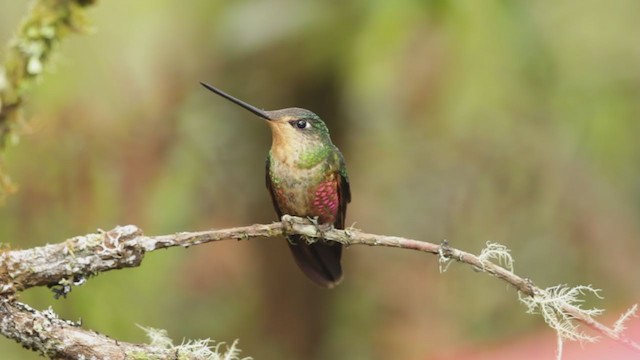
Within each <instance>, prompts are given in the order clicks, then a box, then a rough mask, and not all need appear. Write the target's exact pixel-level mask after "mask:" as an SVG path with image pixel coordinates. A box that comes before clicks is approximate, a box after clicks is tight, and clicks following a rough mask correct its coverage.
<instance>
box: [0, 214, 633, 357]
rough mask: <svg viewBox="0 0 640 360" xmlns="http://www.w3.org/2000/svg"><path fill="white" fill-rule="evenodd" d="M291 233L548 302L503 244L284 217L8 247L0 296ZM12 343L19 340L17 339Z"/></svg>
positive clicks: (128, 230) (573, 309) (63, 289)
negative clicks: (435, 267) (504, 286)
mask: <svg viewBox="0 0 640 360" xmlns="http://www.w3.org/2000/svg"><path fill="white" fill-rule="evenodd" d="M291 234H299V235H304V236H305V237H306V238H307V239H308V241H311V242H312V241H317V238H318V237H320V236H323V237H324V238H325V239H326V240H332V241H337V242H340V243H342V244H344V245H347V246H349V245H369V246H386V247H395V248H402V249H409V250H417V251H422V252H427V253H431V254H435V255H438V256H439V257H440V258H441V259H443V258H444V259H446V260H456V261H458V262H461V263H465V264H468V265H471V266H472V267H473V268H474V269H477V270H480V271H484V272H486V273H489V274H491V275H493V276H495V277H497V278H500V279H502V280H504V281H506V282H507V283H509V284H511V285H512V286H514V287H515V288H516V289H517V290H518V292H519V293H520V295H521V297H522V298H523V299H528V300H527V301H529V303H528V305H530V306H535V304H537V302H539V301H541V300H547V297H548V291H547V290H548V289H547V290H544V289H541V288H539V287H537V286H535V285H534V284H533V283H532V282H531V281H530V280H528V279H525V278H522V277H520V276H518V275H515V274H514V273H513V272H512V271H511V269H512V265H511V260H510V259H511V257H510V256H507V255H508V254H507V255H505V252H506V251H507V250H506V249H505V248H503V247H502V248H501V247H500V246H499V245H496V244H488V247H487V249H485V251H483V253H482V254H481V255H479V256H477V255H474V254H471V253H468V252H465V251H462V250H458V249H455V248H452V247H450V246H449V245H448V244H446V243H445V244H440V245H438V244H433V243H429V242H424V241H418V240H413V239H407V238H402V237H396V236H384V235H375V234H368V233H364V232H361V231H358V230H355V229H347V230H336V229H331V230H325V231H322V233H320V232H319V230H318V229H317V227H316V226H314V225H313V224H311V223H310V222H309V221H308V220H307V219H302V218H297V217H292V216H288V215H285V216H284V217H283V218H282V222H278V223H273V224H267V225H261V224H256V225H251V226H244V227H237V228H230V229H223V230H209V231H200V232H183V233H176V234H171V235H161V236H145V235H143V234H142V232H141V231H140V229H138V228H137V227H135V226H133V225H127V226H119V227H116V228H115V229H113V230H111V231H107V232H105V231H100V232H98V233H95V234H89V235H85V236H79V237H74V238H71V239H69V240H67V241H65V242H63V243H59V244H53V245H46V246H43V247H37V248H32V249H27V250H13V251H7V252H4V253H2V254H0V296H5V297H6V296H10V295H11V294H13V293H15V292H17V291H21V290H24V289H27V288H30V287H34V286H50V287H54V288H55V291H56V292H57V293H58V294H59V295H62V296H64V295H66V294H67V293H68V292H69V291H70V290H71V287H72V286H73V285H74V284H77V283H82V282H83V281H84V280H85V279H87V278H89V277H91V276H94V275H97V274H98V273H101V272H105V271H109V270H115V269H122V268H126V267H135V266H139V265H140V264H141V262H142V260H143V258H144V254H145V253H147V252H151V251H154V250H158V249H163V248H169V247H175V246H181V247H190V246H194V245H199V244H203V243H207V242H212V241H220V240H247V239H252V238H263V237H275V236H282V235H291ZM492 258H493V259H497V260H500V259H502V260H503V261H504V262H505V267H506V268H505V267H503V266H500V265H497V264H495V263H493V262H491V261H490V260H491V259H492ZM531 304H532V305H531ZM555 306H556V307H554V308H551V309H552V310H553V311H560V312H561V314H563V316H564V317H566V321H572V320H574V319H575V320H577V321H579V322H580V323H582V324H584V325H586V326H588V327H589V328H591V329H593V330H595V331H596V332H598V333H600V334H602V335H604V336H606V337H609V338H611V339H613V340H615V341H618V342H620V343H622V344H625V345H627V346H629V347H630V348H632V349H635V350H637V351H639V352H640V344H638V343H637V342H636V341H633V340H631V339H628V338H627V337H625V336H624V335H623V334H622V332H621V331H616V330H615V329H613V328H610V327H608V326H606V325H604V324H602V323H600V322H598V321H596V320H595V319H594V318H593V317H592V316H590V315H589V312H588V311H585V310H584V309H581V308H579V307H578V306H575V305H574V304H573V303H572V302H571V301H566V302H558V304H557V305H555ZM626 317H628V316H626ZM626 317H625V318H626ZM545 320H547V319H545ZM616 327H622V325H620V326H618V325H616ZM0 330H1V332H2V333H3V334H4V335H5V336H9V337H11V336H10V334H7V333H6V332H5V330H4V329H0ZM12 338H14V339H15V337H12ZM578 339H579V338H578ZM17 341H19V342H21V343H23V344H24V342H22V341H21V340H17Z"/></svg>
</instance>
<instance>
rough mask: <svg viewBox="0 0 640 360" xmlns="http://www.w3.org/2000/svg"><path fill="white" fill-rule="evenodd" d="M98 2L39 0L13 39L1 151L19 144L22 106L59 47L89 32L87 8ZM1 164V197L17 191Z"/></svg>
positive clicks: (1, 87)
mask: <svg viewBox="0 0 640 360" xmlns="http://www.w3.org/2000/svg"><path fill="white" fill-rule="evenodd" d="M95 1H96V0H38V1H35V2H34V3H33V5H32V6H31V9H30V11H29V14H28V15H27V16H26V18H25V19H24V20H23V21H22V24H21V25H20V28H19V29H18V31H17V33H16V35H15V36H14V37H13V39H11V40H10V42H9V45H8V48H7V49H6V52H5V54H4V61H3V63H2V65H0V150H2V149H4V148H5V146H6V145H7V143H8V142H16V141H17V139H18V137H17V134H16V132H15V129H16V127H18V126H19V125H20V124H22V122H23V119H22V111H21V109H22V104H23V101H24V96H25V94H26V93H27V90H28V89H29V88H30V86H31V85H32V84H33V83H34V82H35V80H37V79H38V78H39V77H40V76H41V75H42V74H43V73H44V71H45V70H46V69H47V66H48V64H49V62H50V59H51V57H52V54H53V53H54V51H55V49H56V48H57V46H58V44H59V43H60V42H61V41H62V40H63V39H64V38H65V37H66V36H67V35H68V34H70V33H83V32H86V31H87V30H88V29H89V24H88V21H87V18H86V15H85V8H86V7H87V6H89V5H92V4H93V3H95ZM13 188H14V187H13V186H12V184H11V181H10V180H9V177H8V176H7V175H6V173H5V172H4V170H3V168H2V166H1V164H0V195H1V194H2V193H9V192H12V191H13Z"/></svg>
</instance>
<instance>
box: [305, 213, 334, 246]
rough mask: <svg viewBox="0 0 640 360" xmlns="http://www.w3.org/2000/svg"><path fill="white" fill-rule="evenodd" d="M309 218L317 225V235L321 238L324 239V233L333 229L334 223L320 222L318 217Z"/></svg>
mask: <svg viewBox="0 0 640 360" xmlns="http://www.w3.org/2000/svg"><path fill="white" fill-rule="evenodd" d="M307 219H309V221H311V223H312V224H313V225H314V226H315V227H316V235H318V239H320V240H324V239H325V236H324V234H325V233H326V232H328V231H330V230H331V229H333V224H331V223H328V224H321V223H319V222H318V217H317V216H316V217H313V218H312V217H307Z"/></svg>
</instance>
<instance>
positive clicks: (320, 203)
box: [273, 174, 338, 223]
mask: <svg viewBox="0 0 640 360" xmlns="http://www.w3.org/2000/svg"><path fill="white" fill-rule="evenodd" d="M273 188H274V189H273V190H274V195H275V200H276V202H277V203H278V207H279V208H280V211H281V212H282V213H283V214H288V215H294V216H302V217H318V220H319V222H320V223H333V222H334V221H335V218H336V215H337V210H338V196H337V188H336V187H335V183H334V182H333V181H332V180H331V179H322V178H321V179H318V176H313V174H311V175H310V176H305V174H299V175H298V176H281V177H278V182H277V183H275V184H273Z"/></svg>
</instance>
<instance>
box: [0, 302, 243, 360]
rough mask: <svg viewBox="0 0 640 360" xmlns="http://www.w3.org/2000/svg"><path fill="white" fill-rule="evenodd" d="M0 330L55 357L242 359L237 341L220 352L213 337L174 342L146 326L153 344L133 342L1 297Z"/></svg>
mask: <svg viewBox="0 0 640 360" xmlns="http://www.w3.org/2000/svg"><path fill="white" fill-rule="evenodd" d="M0 319H2V321H1V322H0V332H1V333H2V334H3V335H4V336H6V337H8V338H10V339H13V340H15V341H17V342H18V343H20V344H21V345H22V346H24V347H25V348H27V349H30V350H33V351H36V352H38V353H39V354H41V355H45V356H48V357H50V358H52V359H87V360H88V359H109V360H139V359H184V360H205V359H207V360H209V359H211V360H215V359H228V360H239V358H238V353H239V350H237V349H236V347H235V345H236V343H233V344H232V345H231V347H229V348H227V349H226V351H225V352H224V353H220V352H219V350H220V348H221V346H220V345H223V344H222V343H220V344H218V346H215V347H213V348H212V347H211V346H210V343H211V341H210V340H201V341H196V342H191V343H187V344H183V345H180V346H173V344H172V343H171V341H170V340H168V338H167V337H166V334H164V333H162V332H158V331H157V330H153V329H144V330H145V331H147V334H152V336H153V337H152V336H151V335H150V337H152V343H151V344H150V345H143V344H131V343H127V342H123V341H118V340H114V339H111V338H109V337H107V336H105V335H102V334H99V333H96V332H94V331H89V330H84V329H82V328H80V324H79V323H74V322H71V321H66V320H61V319H59V318H58V316H57V315H56V314H54V313H53V311H51V310H50V309H49V310H46V311H37V310H35V309H33V308H31V307H30V306H28V305H26V304H23V303H20V302H17V301H12V300H8V299H2V300H1V301H0Z"/></svg>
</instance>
